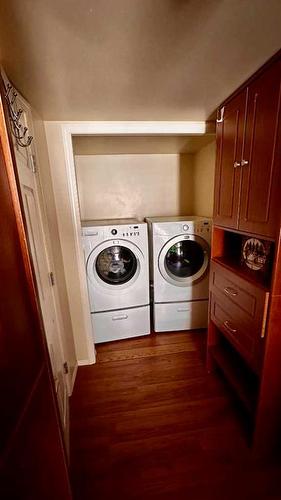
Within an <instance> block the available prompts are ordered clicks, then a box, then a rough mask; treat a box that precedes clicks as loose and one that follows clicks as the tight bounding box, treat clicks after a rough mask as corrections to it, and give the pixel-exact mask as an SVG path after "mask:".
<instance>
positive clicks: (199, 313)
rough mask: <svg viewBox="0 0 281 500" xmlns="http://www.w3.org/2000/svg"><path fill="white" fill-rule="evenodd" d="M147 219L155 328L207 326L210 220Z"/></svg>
mask: <svg viewBox="0 0 281 500" xmlns="http://www.w3.org/2000/svg"><path fill="white" fill-rule="evenodd" d="M146 221H147V222H148V225H149V238H150V268H151V276H152V280H153V284H152V289H153V313H154V330H155V331H156V332H164V331H174V330H190V329H196V328H205V327H207V323H208V295H209V273H208V271H209V260H210V243H211V219H208V218H203V217H191V216H188V217H151V218H147V219H146Z"/></svg>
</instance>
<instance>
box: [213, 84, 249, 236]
mask: <svg viewBox="0 0 281 500" xmlns="http://www.w3.org/2000/svg"><path fill="white" fill-rule="evenodd" d="M246 97H247V92H246V91H243V92H242V93H240V94H238V95H237V96H236V97H234V98H233V99H232V100H231V101H230V102H229V103H227V104H226V105H225V106H224V108H222V109H221V110H220V113H219V117H218V121H217V163H216V176H215V203H214V223H215V224H218V225H221V226H225V227H231V228H238V208H239V207H238V204H239V187H240V175H241V167H240V162H241V157H242V145H243V134H244V124H245V109H246Z"/></svg>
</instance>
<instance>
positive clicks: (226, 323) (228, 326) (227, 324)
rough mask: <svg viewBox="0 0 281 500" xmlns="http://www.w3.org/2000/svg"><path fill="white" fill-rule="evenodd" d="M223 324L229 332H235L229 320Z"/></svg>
mask: <svg viewBox="0 0 281 500" xmlns="http://www.w3.org/2000/svg"><path fill="white" fill-rule="evenodd" d="M223 326H225V328H226V329H227V330H228V331H229V332H231V333H237V330H236V329H235V328H231V326H230V324H229V321H227V320H226V321H224V323H223Z"/></svg>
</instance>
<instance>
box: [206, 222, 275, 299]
mask: <svg viewBox="0 0 281 500" xmlns="http://www.w3.org/2000/svg"><path fill="white" fill-rule="evenodd" d="M243 239H245V235H244V234H240V233H237V232H233V231H230V230H225V229H223V228H220V227H217V226H214V228H213V246H212V260H214V261H215V262H218V263H219V264H221V265H223V266H225V267H226V268H227V269H229V270H230V271H233V272H234V273H235V274H237V275H239V276H240V277H241V278H243V279H245V280H247V281H249V282H251V283H253V284H255V285H257V286H259V287H261V288H262V289H263V290H265V291H270V287H271V275H272V264H273V256H274V243H273V242H272V241H267V242H266V243H265V244H266V245H268V246H269V248H270V251H269V255H268V264H267V265H266V266H265V268H264V270H258V271H255V270H252V269H250V268H249V267H248V266H247V265H246V264H245V263H242V245H243V241H244V240H243ZM262 241H264V242H265V240H262Z"/></svg>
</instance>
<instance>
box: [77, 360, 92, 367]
mask: <svg viewBox="0 0 281 500" xmlns="http://www.w3.org/2000/svg"><path fill="white" fill-rule="evenodd" d="M94 364H95V361H89V360H88V359H78V361H77V366H87V365H94Z"/></svg>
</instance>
